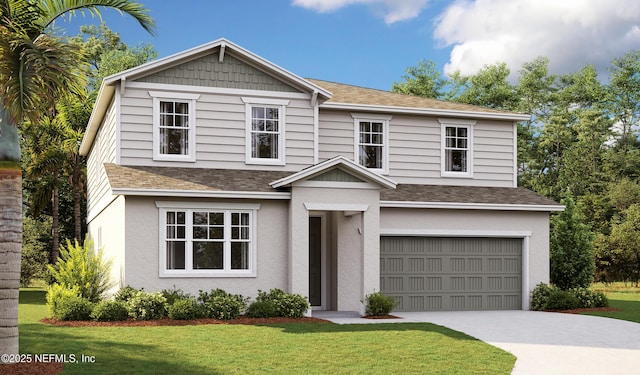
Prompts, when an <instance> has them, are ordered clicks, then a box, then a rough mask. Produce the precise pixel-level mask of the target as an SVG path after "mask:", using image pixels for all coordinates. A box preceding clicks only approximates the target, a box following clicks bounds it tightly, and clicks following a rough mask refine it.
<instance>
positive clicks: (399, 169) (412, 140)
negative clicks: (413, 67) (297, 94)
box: [319, 110, 516, 187]
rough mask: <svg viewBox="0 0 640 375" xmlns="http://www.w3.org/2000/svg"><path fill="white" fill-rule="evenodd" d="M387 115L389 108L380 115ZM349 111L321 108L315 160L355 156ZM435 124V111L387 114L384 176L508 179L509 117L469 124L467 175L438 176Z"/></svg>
mask: <svg viewBox="0 0 640 375" xmlns="http://www.w3.org/2000/svg"><path fill="white" fill-rule="evenodd" d="M381 116H382V117H384V116H389V114H383V115H381ZM354 130H355V125H354V120H353V117H352V113H351V112H347V111H334V110H321V111H320V130H319V157H320V161H323V160H327V159H330V158H332V157H335V156H338V155H341V156H344V157H347V158H349V159H352V160H353V159H354V157H355V151H354V150H355V136H354ZM440 131H441V125H440V122H438V119H437V118H436V117H426V116H414V115H404V114H393V115H392V118H391V120H390V121H389V131H388V134H389V140H388V146H389V173H388V177H389V178H391V179H392V180H394V181H395V182H397V183H401V184H440V185H462V186H502V187H513V185H514V181H513V179H514V172H513V171H514V164H515V162H516V161H515V160H514V147H515V146H514V144H513V142H514V134H513V131H514V128H513V123H512V122H509V121H501V122H500V121H488V120H479V121H477V123H476V124H475V125H474V126H473V134H474V139H473V177H471V178H447V177H442V176H441V164H440V159H441V141H440V139H441V135H440Z"/></svg>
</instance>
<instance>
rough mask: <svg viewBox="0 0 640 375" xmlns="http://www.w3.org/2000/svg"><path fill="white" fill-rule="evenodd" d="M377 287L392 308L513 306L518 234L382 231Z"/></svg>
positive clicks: (518, 290) (518, 282) (517, 305)
mask: <svg viewBox="0 0 640 375" xmlns="http://www.w3.org/2000/svg"><path fill="white" fill-rule="evenodd" d="M380 289H381V291H382V292H383V293H384V294H386V295H389V296H392V297H394V298H395V299H396V300H397V301H398V302H399V303H400V304H399V305H398V307H397V308H396V311H429V310H436V311H437V310H519V309H521V308H522V239H519V238H440V237H382V238H381V240H380Z"/></svg>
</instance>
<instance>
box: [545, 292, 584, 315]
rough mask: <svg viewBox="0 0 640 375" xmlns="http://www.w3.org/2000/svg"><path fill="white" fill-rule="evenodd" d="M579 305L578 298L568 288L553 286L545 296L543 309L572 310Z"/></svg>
mask: <svg viewBox="0 0 640 375" xmlns="http://www.w3.org/2000/svg"><path fill="white" fill-rule="evenodd" d="M579 306H580V300H578V298H577V297H576V296H575V295H574V294H573V293H571V292H570V291H568V290H560V289H557V288H554V289H553V290H552V291H551V294H550V295H549V298H547V303H546V304H545V308H544V309H545V310H572V309H577V308H578V307H579Z"/></svg>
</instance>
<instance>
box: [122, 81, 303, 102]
mask: <svg viewBox="0 0 640 375" xmlns="http://www.w3.org/2000/svg"><path fill="white" fill-rule="evenodd" d="M127 87H128V88H136V89H143V90H150V91H168V92H172V93H175V92H186V93H199V94H222V95H237V96H251V97H258V98H260V97H264V98H282V99H302V100H309V99H310V98H311V94H306V93H300V92H285V91H263V90H247V89H234V88H225V87H205V86H190V85H174V84H169V83H152V82H138V81H133V82H129V83H127Z"/></svg>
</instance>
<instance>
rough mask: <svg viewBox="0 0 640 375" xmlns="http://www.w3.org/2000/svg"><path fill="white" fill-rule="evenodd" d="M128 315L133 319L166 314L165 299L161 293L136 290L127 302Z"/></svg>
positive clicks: (158, 316)
mask: <svg viewBox="0 0 640 375" xmlns="http://www.w3.org/2000/svg"><path fill="white" fill-rule="evenodd" d="M127 308H128V310H129V316H130V317H131V318H133V319H135V320H153V319H160V318H162V317H164V316H166V315H167V300H166V298H164V297H163V296H162V293H147V292H145V291H144V290H141V291H139V292H137V293H136V294H135V295H134V296H133V297H131V298H130V299H129V302H127Z"/></svg>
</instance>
